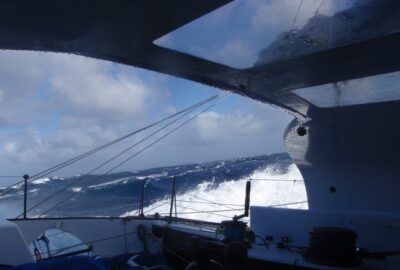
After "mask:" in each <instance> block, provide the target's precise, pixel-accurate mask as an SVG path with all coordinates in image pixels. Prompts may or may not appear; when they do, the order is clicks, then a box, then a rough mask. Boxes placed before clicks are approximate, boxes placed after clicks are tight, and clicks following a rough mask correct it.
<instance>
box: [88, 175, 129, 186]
mask: <svg viewBox="0 0 400 270" xmlns="http://www.w3.org/2000/svg"><path fill="white" fill-rule="evenodd" d="M129 180H132V177H124V178H119V179H115V180H112V181H108V182H105V183H101V184H97V185H90V186H89V187H88V188H103V187H106V186H110V185H117V184H126V183H128V182H129Z"/></svg>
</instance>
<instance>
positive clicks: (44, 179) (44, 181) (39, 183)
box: [31, 177, 50, 185]
mask: <svg viewBox="0 0 400 270" xmlns="http://www.w3.org/2000/svg"><path fill="white" fill-rule="evenodd" d="M49 181H50V178H47V177H46V178H39V179H36V180H33V181H32V182H31V183H32V184H35V185H41V184H45V183H47V182H49Z"/></svg>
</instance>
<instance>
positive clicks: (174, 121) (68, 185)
mask: <svg viewBox="0 0 400 270" xmlns="http://www.w3.org/2000/svg"><path fill="white" fill-rule="evenodd" d="M204 104H205V103H201V104H199V105H197V106H195V107H194V108H192V109H191V110H189V111H187V112H186V113H184V114H183V115H181V116H180V117H178V118H176V119H174V120H173V121H171V122H169V123H167V124H166V125H164V126H162V127H161V128H159V129H158V130H156V131H155V132H153V133H151V134H150V135H148V136H146V137H145V138H143V139H142V140H140V141H138V142H137V143H135V144H133V145H131V146H129V147H128V148H126V149H125V150H123V151H122V152H120V153H118V154H117V155H115V156H114V157H112V158H110V159H108V160H106V161H105V162H103V163H101V164H100V165H99V166H97V167H96V168H94V169H92V170H90V171H89V172H87V173H85V174H84V175H82V176H80V177H78V178H77V179H76V180H74V181H73V182H71V183H69V184H67V185H66V186H64V187H62V188H61V189H59V190H58V191H56V192H54V193H53V194H51V195H50V196H48V197H46V198H45V199H44V200H42V201H40V202H38V203H36V204H34V205H33V206H31V207H30V208H29V209H27V213H28V212H30V211H31V210H33V209H34V208H36V207H38V206H39V205H41V204H43V203H45V202H47V201H48V200H50V199H51V198H54V197H55V196H56V195H58V194H60V193H61V192H63V191H65V190H66V189H67V188H69V187H71V186H73V185H75V184H76V183H78V182H79V181H81V180H83V178H84V177H85V176H88V175H90V174H91V173H93V172H95V171H97V170H98V169H100V168H101V167H103V166H105V165H107V164H108V163H110V162H111V161H113V160H115V159H116V158H118V157H120V156H121V155H123V154H125V153H126V152H128V151H129V150H131V149H132V148H134V147H136V146H137V145H139V144H141V143H142V142H144V141H146V140H147V139H149V138H151V137H152V136H154V135H156V134H158V133H159V132H161V131H162V130H164V129H166V128H167V127H169V126H171V125H172V124H174V123H176V122H177V121H179V120H180V119H182V118H184V117H185V116H187V115H188V114H190V113H192V112H193V111H195V110H196V109H198V108H200V107H201V106H203V105H204ZM108 173H110V172H107V173H106V174H108ZM103 176H104V175H103ZM99 177H100V176H98V177H96V178H95V179H98V178H99ZM21 216H22V214H20V215H19V216H18V217H17V218H19V217H21Z"/></svg>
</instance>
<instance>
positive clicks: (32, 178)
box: [0, 94, 220, 196]
mask: <svg viewBox="0 0 400 270" xmlns="http://www.w3.org/2000/svg"><path fill="white" fill-rule="evenodd" d="M219 97H220V94H217V95H214V96H211V97H209V98H207V99H204V100H202V101H200V102H198V103H196V104H194V105H192V106H189V107H187V108H185V109H183V110H181V111H179V112H177V113H174V114H172V115H170V116H167V117H165V118H163V119H161V120H158V121H156V122H154V123H152V124H149V125H147V126H145V127H143V128H140V129H138V130H136V131H133V132H130V133H128V134H126V135H124V136H122V137H120V138H117V139H115V140H113V141H111V142H108V143H106V144H103V145H101V146H98V147H96V148H94V149H92V150H90V151H88V152H85V153H83V154H80V155H78V156H76V157H73V158H71V159H69V160H67V161H64V162H61V163H59V164H57V165H55V166H53V167H51V168H49V169H46V170H43V171H41V172H38V173H36V174H35V175H33V176H32V177H31V178H30V179H29V181H32V180H35V179H38V178H41V177H44V176H46V175H48V174H50V173H53V172H56V171H58V170H60V169H62V168H64V167H66V166H69V165H71V164H73V163H75V162H77V161H79V160H81V159H83V158H86V157H88V156H90V155H92V154H94V153H97V152H98V151H101V150H103V149H105V148H108V147H109V146H111V145H114V144H116V143H118V142H120V141H123V140H125V139H127V138H129V137H131V136H133V135H136V134H138V133H140V132H142V131H144V130H146V129H149V128H151V127H154V126H156V125H158V124H160V123H162V122H164V121H167V120H169V119H172V118H174V117H176V116H178V115H180V114H183V113H186V112H187V111H190V110H192V109H193V108H198V107H199V106H202V105H204V104H206V103H208V102H210V101H212V100H215V99H217V98H219ZM22 183H24V180H21V181H19V182H17V183H14V184H12V185H9V186H7V187H6V188H5V189H4V190H3V192H2V193H0V196H3V195H5V194H7V193H8V192H9V191H10V188H12V187H16V186H18V185H19V184H22Z"/></svg>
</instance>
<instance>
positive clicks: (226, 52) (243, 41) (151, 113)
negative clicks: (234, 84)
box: [0, 0, 351, 184]
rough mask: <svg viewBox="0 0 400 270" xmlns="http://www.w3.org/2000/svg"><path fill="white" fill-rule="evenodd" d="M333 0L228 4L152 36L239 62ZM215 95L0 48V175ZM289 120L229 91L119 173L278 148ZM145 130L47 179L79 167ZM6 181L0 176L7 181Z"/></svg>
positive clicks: (159, 77)
mask: <svg viewBox="0 0 400 270" xmlns="http://www.w3.org/2000/svg"><path fill="white" fill-rule="evenodd" d="M350 2H351V1H350ZM260 3H263V4H260ZM332 3H333V1H325V0H310V1H305V2H304V3H303V1H300V0H299V1H269V0H265V1H261V2H260V1H235V2H234V4H232V5H231V6H227V7H225V8H222V9H220V10H217V11H216V12H213V13H212V14H210V15H207V16H208V17H206V18H200V19H199V20H197V21H195V22H193V23H191V24H189V25H187V26H184V27H182V28H180V29H178V30H176V31H175V32H173V33H171V34H168V35H166V36H164V37H161V38H160V39H159V40H157V41H155V43H156V44H157V45H159V46H165V47H168V48H171V49H175V50H179V51H183V52H186V53H190V54H194V55H197V56H200V57H203V58H206V59H210V60H213V61H216V62H220V63H224V64H227V65H231V66H234V67H238V68H243V67H248V66H251V65H252V64H254V62H255V61H256V60H257V54H258V53H259V51H260V50H262V49H263V48H265V46H266V45H268V43H270V42H272V41H273V40H274V38H275V37H276V36H277V35H279V33H281V32H282V31H287V30H289V29H292V28H301V27H302V26H303V25H304V24H305V23H306V22H307V20H308V19H309V18H310V17H311V16H313V15H315V14H316V13H323V14H327V15H329V14H331V13H332V12H333V11H337V10H338V8H339V9H340V8H344V7H346V6H347V5H348V3H349V1H347V0H340V1H335V2H334V3H335V4H336V8H332V6H335V5H333V4H332ZM338 3H339V4H338ZM238 22H240V24H238ZM226 28H228V29H227V31H225V30H224V31H221V29H226ZM218 93H220V90H218V89H215V88H211V87H208V86H205V85H201V84H198V83H194V82H190V81H187V80H183V79H179V78H175V77H171V76H167V75H163V74H158V73H155V72H151V71H146V70H142V69H138V68H134V67H129V66H125V65H120V64H116V63H111V62H107V61H102V60H97V59H91V58H87V57H83V56H76V55H70V54H55V53H45V52H28V51H5V50H3V51H0V112H1V113H0V176H7V175H10V176H14V175H15V176H20V175H23V174H29V175H34V174H36V173H37V172H39V171H42V170H44V169H47V168H49V167H51V166H53V165H56V164H58V163H60V162H62V161H65V160H67V159H69V158H72V157H74V156H76V155H79V154H81V153H84V152H86V151H89V150H90V149H92V148H94V147H97V146H100V145H102V144H104V143H107V142H109V141H111V140H113V139H115V138H118V137H120V136H123V135H125V134H127V133H129V132H132V131H134V130H136V129H139V128H141V127H143V126H145V125H147V124H149V123H152V122H154V121H156V120H159V119H161V118H163V117H166V116H168V115H170V114H172V113H175V112H177V111H179V110H181V109H183V108H185V107H188V106H191V105H193V104H194V103H197V102H199V101H201V100H203V99H206V98H208V97H210V96H212V95H215V94H218ZM291 119H292V117H291V116H289V115H288V114H287V113H285V112H284V111H282V110H279V109H276V108H273V107H271V106H269V105H267V104H263V103H260V102H257V101H254V100H251V99H249V98H246V97H242V96H239V95H236V94H233V95H230V96H229V97H227V98H226V99H225V100H224V101H222V102H221V103H219V104H217V105H216V106H215V107H213V108H212V109H210V110H209V111H207V112H206V113H204V114H202V115H200V116H199V117H197V118H195V119H194V120H193V121H191V122H190V123H189V124H188V125H186V126H185V127H183V128H182V129H179V130H178V131H177V132H174V133H173V134H171V136H168V137H167V138H166V139H164V140H162V141H161V142H160V143H157V144H156V145H154V146H153V147H151V148H149V149H148V150H146V151H145V152H143V153H142V154H141V155H139V156H138V157H135V158H133V159H132V160H130V161H129V162H128V163H126V164H125V165H124V166H122V167H120V168H118V171H124V170H129V171H132V170H139V169H145V168H152V167H160V166H169V165H176V164H185V163H192V162H203V161H212V160H220V159H230V158H235V157H244V156H255V155H263V154H271V153H276V152H284V151H285V147H284V145H283V133H284V130H285V128H286V126H287V125H288V123H289V122H290V121H291ZM152 131H154V130H152ZM149 132H151V131H148V132H147V133H144V134H140V135H139V136H135V137H133V138H130V139H129V140H128V141H126V142H124V143H122V144H121V145H117V146H116V147H114V148H111V149H107V151H104V152H100V153H98V154H97V155H95V156H93V157H91V158H90V159H88V160H84V161H83V162H79V163H78V164H74V165H73V166H69V167H67V168H65V169H63V170H60V171H58V172H56V173H54V174H52V176H72V175H79V174H84V173H86V172H88V171H90V170H91V169H92V168H94V167H96V166H97V165H98V164H100V163H101V162H104V161H105V160H107V159H108V158H110V157H112V156H113V155H115V154H116V153H118V152H119V151H121V150H123V149H125V148H126V147H127V146H129V145H131V144H133V143H135V142H137V141H139V140H140V139H141V138H143V137H144V136H145V135H146V134H149ZM162 134H165V132H164V133H160V135H162ZM156 138H157V137H155V138H154V139H156ZM148 143H151V141H149V142H148ZM145 145H147V144H144V145H142V146H141V147H144V146H145ZM140 149H141V148H140V147H139V148H135V149H134V150H133V151H132V152H130V153H131V154H132V153H135V151H139V150H140ZM114 164H115V163H114ZM112 165H113V164H110V166H111V167H112ZM106 171H107V168H102V169H101V170H98V171H96V172H95V173H104V172H106ZM10 179H11V178H0V181H2V183H3V184H8V182H10V181H15V180H12V179H11V180H10ZM18 180H19V179H18Z"/></svg>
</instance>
